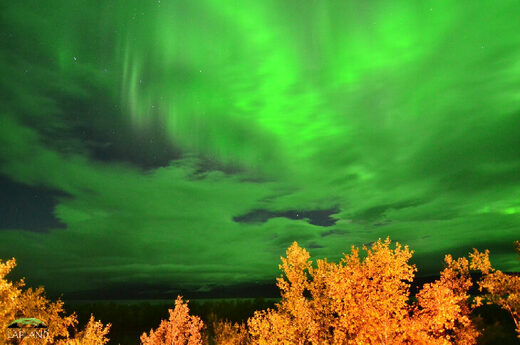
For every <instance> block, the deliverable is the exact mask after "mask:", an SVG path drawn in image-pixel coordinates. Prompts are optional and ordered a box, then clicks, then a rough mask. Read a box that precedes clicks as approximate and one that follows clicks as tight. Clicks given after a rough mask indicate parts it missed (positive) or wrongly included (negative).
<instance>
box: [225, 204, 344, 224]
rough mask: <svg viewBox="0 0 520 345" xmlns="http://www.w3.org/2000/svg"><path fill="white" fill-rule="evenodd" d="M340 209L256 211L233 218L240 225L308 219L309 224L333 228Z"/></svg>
mask: <svg viewBox="0 0 520 345" xmlns="http://www.w3.org/2000/svg"><path fill="white" fill-rule="evenodd" d="M338 212H339V209H338V208H332V209H328V210H309V211H304V210H300V211H297V210H288V211H277V212H275V211H267V210H254V211H251V212H249V213H247V214H244V215H242V216H236V217H233V220H234V221H235V222H238V223H264V222H266V221H268V220H269V219H270V218H276V217H284V218H288V219H294V220H296V219H306V220H307V221H308V222H309V224H312V225H318V226H332V225H334V224H336V222H337V219H336V218H333V217H331V216H333V215H334V214H336V213H338Z"/></svg>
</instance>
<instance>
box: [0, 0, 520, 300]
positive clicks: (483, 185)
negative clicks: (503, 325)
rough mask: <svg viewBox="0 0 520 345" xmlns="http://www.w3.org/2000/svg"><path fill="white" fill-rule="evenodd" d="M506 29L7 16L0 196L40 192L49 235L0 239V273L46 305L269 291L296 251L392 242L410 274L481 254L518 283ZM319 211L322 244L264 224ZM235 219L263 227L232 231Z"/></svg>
mask: <svg viewBox="0 0 520 345" xmlns="http://www.w3.org/2000/svg"><path fill="white" fill-rule="evenodd" d="M518 13H520V4H519V3H518V1H499V2H496V1H478V2H474V1H456V2H454V1H292V0H290V1H271V0H268V1H261V2H258V1H256V2H253V1H246V2H236V1H216V0H201V1H184V0H183V1H167V0H162V1H91V2H79V1H70V0H69V1H58V0H56V1H52V2H47V1H24V0H22V1H10V2H5V3H3V4H2V5H1V7H0V16H1V17H0V18H1V19H0V28H1V30H0V32H1V33H0V35H1V40H0V47H1V50H0V66H1V69H2V79H1V81H0V90H1V91H2V92H1V93H0V104H1V108H0V111H1V115H0V116H1V117H0V147H1V149H0V175H1V176H3V177H5V178H8V179H9V180H10V181H13V182H16V183H19V184H22V185H25V186H28V187H34V188H43V189H46V190H53V191H59V192H60V194H59V196H57V197H56V202H57V203H56V206H55V208H54V215H55V217H56V218H57V219H58V220H59V221H60V222H61V223H63V224H64V225H65V228H64V229H60V228H56V229H49V230H48V231H27V229H24V228H23V227H22V228H3V229H2V230H0V258H3V259H6V258H9V257H12V256H15V257H16V258H17V259H18V261H19V264H20V268H19V269H18V270H19V271H21V272H22V273H23V274H24V275H27V277H28V278H29V281H30V282H31V281H32V282H34V283H35V284H44V285H45V286H47V287H49V288H51V289H55V290H56V291H63V292H67V291H77V290H83V289H96V288H97V289H103V288H104V287H105V286H106V285H107V284H112V285H113V284H116V285H117V284H121V285H124V284H137V283H139V282H147V283H156V284H166V285H168V284H170V285H171V286H176V287H177V286H181V287H189V288H202V289H209V288H211V287H214V286H220V285H232V284H237V283H245V282H257V281H272V280H274V278H275V276H277V275H278V271H277V264H278V262H279V257H280V255H282V254H283V253H284V250H285V249H286V248H287V246H288V245H289V244H290V243H291V242H292V241H294V240H297V241H298V242H299V243H300V244H301V245H302V246H304V247H307V248H310V251H311V254H312V255H313V256H314V257H328V258H330V259H332V260H336V259H338V258H339V256H340V255H341V253H343V252H346V251H348V249H349V247H350V246H351V245H353V244H354V245H362V244H364V243H369V242H371V241H374V240H375V239H377V238H378V237H386V236H390V237H391V238H392V239H395V240H398V241H400V242H404V243H407V244H409V245H410V246H411V248H412V249H414V250H415V251H416V254H415V259H416V262H417V263H418V265H419V267H420V268H421V270H422V273H423V274H431V273H433V272H438V270H439V268H440V264H441V262H442V257H443V255H444V254H445V253H453V254H454V255H464V254H465V253H467V251H469V250H470V249H471V248H472V247H478V248H480V249H483V248H489V249H490V250H491V251H492V259H493V261H494V263H495V264H496V265H497V266H498V267H500V268H501V269H504V270H514V271H518V269H519V267H520V266H519V265H518V261H516V258H515V254H514V252H513V250H512V245H511V244H512V241H513V240H515V239H520V21H518ZM11 197H12V195H7V194H6V196H5V197H4V199H9V198H11ZM333 209H335V210H337V212H336V213H335V214H334V215H333V216H332V217H334V218H336V219H337V220H338V221H337V222H336V223H335V224H334V225H331V226H320V225H316V224H313V223H312V222H309V221H307V220H306V219H304V218H301V219H292V218H291V217H284V216H280V215H283V214H284V212H289V211H296V212H299V211H301V212H302V214H305V212H309V211H315V210H333ZM255 210H264V211H265V212H271V213H270V214H276V215H279V216H278V217H274V216H273V217H268V218H267V219H265V221H264V222H259V221H257V222H253V221H241V222H239V221H236V219H237V217H240V216H244V217H245V219H247V215H248V214H252V213H253V212H254V211H255ZM23 216H24V217H27V218H30V217H31V214H24V215H23ZM293 218H294V217H293Z"/></svg>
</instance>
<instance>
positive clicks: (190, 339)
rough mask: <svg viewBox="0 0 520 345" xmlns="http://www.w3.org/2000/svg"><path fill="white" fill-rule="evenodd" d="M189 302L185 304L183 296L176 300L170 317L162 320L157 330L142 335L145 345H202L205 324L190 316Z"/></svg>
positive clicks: (196, 317) (170, 310)
mask: <svg viewBox="0 0 520 345" xmlns="http://www.w3.org/2000/svg"><path fill="white" fill-rule="evenodd" d="M187 303H188V301H186V303H184V302H183V300H182V297H181V296H177V299H176V300H175V308H174V309H169V310H168V312H169V314H170V317H169V319H168V320H162V321H161V324H160V325H159V327H158V328H157V330H155V331H154V330H153V329H152V330H150V334H149V335H147V334H146V333H143V335H141V343H142V344H143V345H163V344H164V345H170V344H175V345H202V344H203V337H202V335H201V330H202V328H203V327H204V323H203V322H202V320H201V319H200V318H199V317H198V316H192V315H190V310H189V308H188V304H187Z"/></svg>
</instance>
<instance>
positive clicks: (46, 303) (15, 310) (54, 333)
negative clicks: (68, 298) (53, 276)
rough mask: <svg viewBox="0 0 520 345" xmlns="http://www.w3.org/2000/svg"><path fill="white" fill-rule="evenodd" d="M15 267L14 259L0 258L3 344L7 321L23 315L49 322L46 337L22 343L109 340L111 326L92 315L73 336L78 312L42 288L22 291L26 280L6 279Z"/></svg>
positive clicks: (82, 344) (90, 344)
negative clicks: (50, 297)
mask: <svg viewBox="0 0 520 345" xmlns="http://www.w3.org/2000/svg"><path fill="white" fill-rule="evenodd" d="M14 267H16V260H15V259H14V258H13V259H11V260H8V261H6V262H2V260H0V343H2V344H6V343H8V339H7V338H8V328H7V326H8V324H9V323H10V322H12V321H14V320H15V319H18V318H22V317H32V318H37V319H39V320H41V321H43V322H44V323H45V324H46V325H47V328H46V336H45V337H44V338H42V339H32V338H25V339H23V341H22V343H23V344H27V345H29V344H39V345H41V344H60V345H61V344H67V345H69V344H71V345H94V344H96V345H103V344H106V342H108V339H107V338H106V334H107V333H108V330H109V328H110V325H107V326H106V327H103V324H102V323H101V322H95V320H94V319H93V317H92V318H91V321H90V322H89V323H88V324H87V326H86V327H85V329H84V330H83V331H81V332H77V333H76V335H75V337H73V338H71V337H70V336H71V334H70V331H71V330H73V329H74V326H75V325H76V324H77V319H76V315H75V314H71V315H66V314H65V311H64V309H63V301H61V300H58V301H56V302H52V301H50V300H48V299H47V298H46V296H45V290H44V289H43V287H39V288H37V289H32V288H28V289H26V290H23V288H24V286H25V283H24V280H23V279H21V280H20V281H17V282H11V281H9V280H7V278H6V276H7V275H8V274H9V273H10V272H11V270H12V269H13V268H14Z"/></svg>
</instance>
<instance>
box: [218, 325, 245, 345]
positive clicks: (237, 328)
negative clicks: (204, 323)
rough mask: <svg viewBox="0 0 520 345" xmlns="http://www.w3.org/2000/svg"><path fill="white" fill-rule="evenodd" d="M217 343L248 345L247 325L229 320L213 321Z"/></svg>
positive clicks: (222, 344)
mask: <svg viewBox="0 0 520 345" xmlns="http://www.w3.org/2000/svg"><path fill="white" fill-rule="evenodd" d="M213 331H214V333H215V335H214V337H213V341H214V342H215V345H248V344H249V341H250V340H249V333H248V331H247V328H246V325H245V324H243V323H241V324H239V323H232V322H229V321H215V322H214V323H213Z"/></svg>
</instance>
